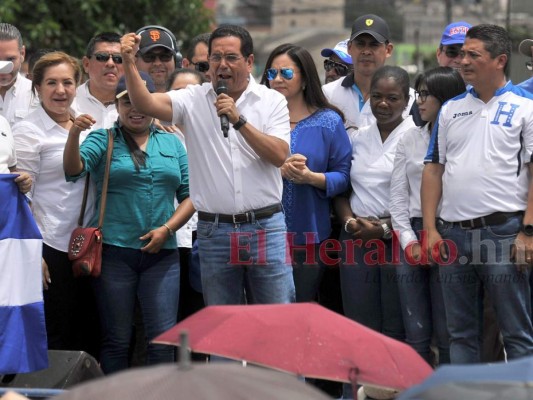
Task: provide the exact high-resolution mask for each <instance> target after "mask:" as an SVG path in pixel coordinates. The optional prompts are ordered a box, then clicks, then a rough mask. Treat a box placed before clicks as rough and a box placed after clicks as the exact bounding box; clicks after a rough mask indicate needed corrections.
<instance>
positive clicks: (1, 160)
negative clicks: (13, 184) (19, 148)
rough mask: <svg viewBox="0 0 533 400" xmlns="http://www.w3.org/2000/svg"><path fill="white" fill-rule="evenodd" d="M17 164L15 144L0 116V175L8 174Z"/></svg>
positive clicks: (8, 128)
mask: <svg viewBox="0 0 533 400" xmlns="http://www.w3.org/2000/svg"><path fill="white" fill-rule="evenodd" d="M16 164H17V155H16V153H15V142H14V141H13V135H12V134H11V128H10V127H9V123H8V122H7V120H6V119H5V118H4V117H2V116H1V115H0V174H9V173H10V171H9V168H13V167H14V166H15V165H16Z"/></svg>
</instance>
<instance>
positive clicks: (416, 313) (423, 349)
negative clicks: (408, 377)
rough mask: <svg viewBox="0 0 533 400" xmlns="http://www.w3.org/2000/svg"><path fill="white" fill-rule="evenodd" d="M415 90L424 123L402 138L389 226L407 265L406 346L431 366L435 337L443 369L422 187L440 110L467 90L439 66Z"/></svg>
mask: <svg viewBox="0 0 533 400" xmlns="http://www.w3.org/2000/svg"><path fill="white" fill-rule="evenodd" d="M415 88H416V96H417V98H416V101H417V103H418V109H419V110H420V115H421V117H422V120H424V121H426V124H425V125H423V126H421V127H415V128H412V129H410V130H409V131H407V132H406V133H405V134H404V135H403V136H402V138H401V139H400V141H399V143H398V147H397V150H396V157H395V159H394V169H393V172H392V180H391V194H390V213H391V218H392V226H393V228H394V230H395V231H396V232H397V233H398V234H399V237H400V244H401V246H402V249H403V250H404V252H405V260H404V261H403V263H402V264H401V265H400V267H399V268H398V270H397V273H398V288H399V291H400V302H401V306H402V313H403V321H404V325H405V334H406V341H407V343H409V344H410V345H411V346H412V347H413V348H414V349H415V350H416V351H417V352H418V354H420V355H421V356H422V357H423V358H424V359H425V360H426V361H428V362H429V363H431V362H432V361H433V360H432V359H431V350H430V344H431V340H432V337H433V336H435V338H436V340H437V346H438V349H439V358H438V360H439V364H445V363H449V362H450V344H449V336H448V331H447V328H446V315H445V312H444V303H443V299H442V291H441V288H440V281H439V280H438V277H439V272H438V268H439V267H438V266H437V265H431V266H430V265H426V264H427V261H426V262H425V261H424V259H422V254H421V246H420V242H419V240H421V237H420V235H421V232H422V209H421V202H420V185H421V181H422V169H423V167H424V164H423V161H424V157H425V155H426V152H427V148H428V145H429V139H430V136H431V129H432V127H433V125H434V124H435V121H436V119H437V115H438V112H439V110H440V107H441V106H442V104H443V103H444V102H445V101H447V100H449V99H451V98H452V97H455V96H457V95H459V94H461V93H463V92H464V91H465V90H466V88H465V84H464V82H463V79H462V78H461V75H460V74H459V72H458V71H457V70H455V69H452V68H449V67H438V68H435V69H432V70H429V71H426V72H425V73H423V74H422V75H419V76H418V77H417V79H416V82H415ZM437 227H439V224H438V223H437ZM444 268H445V267H444Z"/></svg>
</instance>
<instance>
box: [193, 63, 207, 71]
mask: <svg viewBox="0 0 533 400" xmlns="http://www.w3.org/2000/svg"><path fill="white" fill-rule="evenodd" d="M191 64H192V65H194V69H195V70H196V71H198V72H207V71H209V63H208V62H207V61H198V62H196V63H195V62H192V61H191Z"/></svg>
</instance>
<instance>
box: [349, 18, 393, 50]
mask: <svg viewBox="0 0 533 400" xmlns="http://www.w3.org/2000/svg"><path fill="white" fill-rule="evenodd" d="M363 33H367V34H369V35H372V36H373V37H374V39H376V40H377V41H378V42H379V43H385V42H388V41H389V39H390V30H389V25H388V24H387V23H386V22H385V20H384V19H383V18H381V17H378V16H377V15H374V14H367V15H363V16H361V17H359V18H357V19H356V20H355V22H354V23H353V25H352V34H351V35H350V41H352V40H354V39H355V38H356V37H357V36H359V35H362V34H363Z"/></svg>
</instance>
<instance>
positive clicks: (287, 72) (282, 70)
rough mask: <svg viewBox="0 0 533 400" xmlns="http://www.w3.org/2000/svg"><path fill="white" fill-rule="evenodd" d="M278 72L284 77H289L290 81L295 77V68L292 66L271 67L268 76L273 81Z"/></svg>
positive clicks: (267, 71)
mask: <svg viewBox="0 0 533 400" xmlns="http://www.w3.org/2000/svg"><path fill="white" fill-rule="evenodd" d="M278 73H279V74H280V75H281V77H282V78H283V79H287V80H288V81H290V80H291V79H292V78H294V70H293V69H292V68H280V69H276V68H269V69H267V70H266V77H267V79H268V80H269V81H273V80H274V79H276V76H278Z"/></svg>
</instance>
